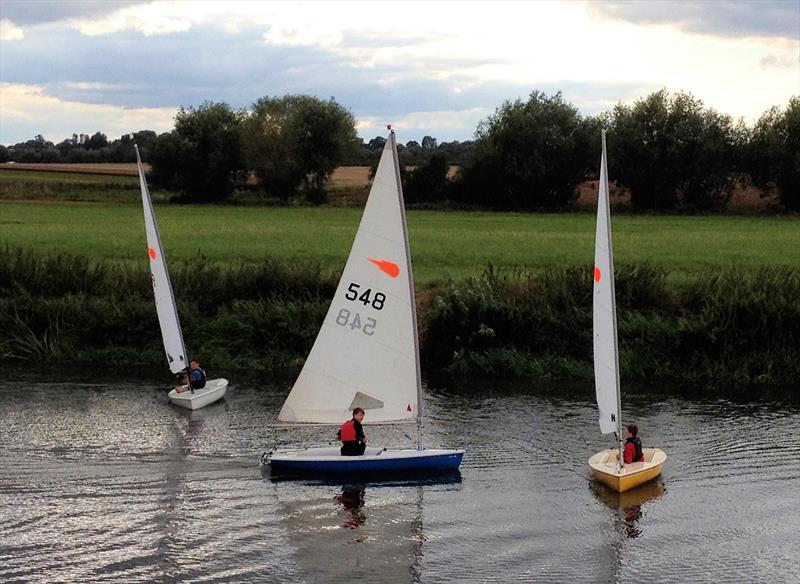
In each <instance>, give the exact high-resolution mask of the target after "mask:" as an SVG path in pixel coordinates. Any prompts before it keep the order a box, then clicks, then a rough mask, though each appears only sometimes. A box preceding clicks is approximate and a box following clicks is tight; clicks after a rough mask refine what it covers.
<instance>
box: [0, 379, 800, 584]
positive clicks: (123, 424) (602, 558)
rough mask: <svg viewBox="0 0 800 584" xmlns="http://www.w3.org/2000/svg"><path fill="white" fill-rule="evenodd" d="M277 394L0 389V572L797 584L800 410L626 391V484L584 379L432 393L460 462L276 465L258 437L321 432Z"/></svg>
mask: <svg viewBox="0 0 800 584" xmlns="http://www.w3.org/2000/svg"><path fill="white" fill-rule="evenodd" d="M288 390H289V386H288V384H286V385H280V386H276V387H266V388H265V387H256V386H255V385H248V384H243V383H237V382H235V381H233V382H232V384H231V386H230V389H229V393H228V396H227V397H226V399H225V401H224V402H222V403H219V404H216V405H213V406H210V407H208V408H205V409H203V410H199V411H197V412H188V411H185V410H179V409H176V408H174V407H172V406H171V405H169V404H168V402H167V398H166V395H165V392H164V391H163V390H162V389H160V388H158V387H157V384H156V383H143V382H139V383H127V384H115V385H112V384H108V383H97V384H92V383H75V382H69V383H55V382H52V381H44V380H41V379H39V380H37V379H25V380H20V381H7V382H3V383H0V445H2V466H1V467H0V581H2V582H90V581H103V582H152V581H157V582H162V581H163V582H186V581H196V582H246V581H253V582H276V583H277V582H309V583H312V582H339V581H348V582H349V581H359V582H364V583H371V582H387V583H392V582H429V583H438V582H527V581H535V582H635V583H637V584H640V583H646V582H770V583H775V582H798V581H800V579H799V576H798V574H800V560H799V559H798V558H800V406H798V405H797V404H793V403H786V402H760V403H757V404H755V405H754V404H748V405H743V404H737V403H731V402H729V401H724V400H719V401H708V400H703V401H701V400H697V401H688V400H684V399H679V398H642V397H636V396H635V395H634V396H631V395H630V394H628V396H627V399H626V404H625V406H626V407H625V411H624V417H625V419H627V420H635V421H636V422H638V424H639V427H640V429H641V432H642V434H643V439H644V442H645V446H648V445H652V446H658V447H661V448H663V449H664V450H665V451H666V452H667V453H668V455H669V460H668V462H667V465H666V467H665V470H664V473H663V476H662V478H661V479H660V480H659V481H658V482H655V483H651V484H650V485H647V486H645V487H642V488H640V489H637V490H635V491H633V492H630V493H627V494H624V495H622V496H620V495H618V494H615V493H612V492H610V491H608V490H606V489H605V488H604V487H602V486H601V485H598V484H597V483H595V482H594V481H593V480H592V479H591V478H590V474H589V472H588V467H587V465H586V460H587V459H588V458H589V456H590V455H591V454H592V453H594V452H595V451H597V450H600V449H602V448H605V447H607V446H608V445H609V442H608V439H607V438H606V437H603V436H601V435H600V434H599V431H598V426H597V420H596V411H595V407H594V403H593V401H592V398H593V396H592V395H591V393H587V394H586V397H581V398H578V399H564V398H560V397H557V396H558V393H557V392H555V393H554V392H552V391H549V392H543V391H541V389H540V388H537V387H536V386H534V385H531V386H530V387H527V388H521V389H520V388H516V389H509V388H506V389H505V390H502V391H497V390H495V391H489V390H488V388H487V390H486V391H483V392H460V393H455V395H454V394H453V392H448V394H444V393H442V392H438V391H433V390H430V391H428V394H427V395H428V397H427V402H426V403H427V406H428V408H427V417H428V422H429V423H428V425H427V428H426V430H427V434H426V438H425V442H426V444H428V445H430V446H451V447H458V446H463V447H465V448H466V451H467V452H466V455H465V457H464V462H463V465H462V467H461V471H460V473H457V474H455V475H449V476H444V477H439V478H436V479H426V480H421V481H416V482H414V481H384V482H367V483H360V484H359V483H358V482H357V481H356V480H353V481H352V482H350V483H349V484H345V483H343V482H341V481H340V482H323V481H312V480H304V481H297V480H276V478H275V477H271V476H270V474H269V471H265V472H262V470H261V469H260V468H259V465H258V460H259V456H260V455H261V453H262V452H263V451H264V449H265V448H268V447H270V446H272V445H273V444H274V443H276V442H277V443H287V444H288V443H294V444H298V443H306V444H312V443H315V444H320V443H324V442H326V441H327V440H328V439H329V435H330V434H331V433H332V432H331V431H330V430H328V431H320V430H313V431H308V430H303V431H302V432H301V431H296V430H295V431H286V430H280V431H277V432H276V431H273V430H270V429H269V428H268V426H269V424H270V422H271V421H272V420H273V419H274V417H275V415H276V414H277V412H278V409H279V408H280V405H281V403H282V400H283V399H284V397H285V396H286V394H287V392H288ZM631 393H633V392H631ZM554 395H555V397H554ZM366 429H367V434H368V438H370V441H371V443H373V444H375V445H377V444H379V443H380V444H386V445H408V444H409V441H408V439H407V438H406V437H405V436H404V433H403V430H401V429H396V428H393V429H392V428H370V427H367V428H366Z"/></svg>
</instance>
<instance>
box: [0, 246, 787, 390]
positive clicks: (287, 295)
mask: <svg viewBox="0 0 800 584" xmlns="http://www.w3.org/2000/svg"><path fill="white" fill-rule="evenodd" d="M0 251H2V254H0V359H2V361H4V362H6V363H11V362H17V363H29V364H31V365H32V366H37V367H38V366H41V365H51V366H52V365H91V366H94V367H95V368H97V369H101V370H105V369H107V370H109V371H112V370H118V369H119V368H120V367H123V366H128V367H131V366H141V367H148V368H149V367H154V368H158V367H161V368H163V369H164V371H165V378H166V377H168V373H167V369H166V366H165V362H164V359H165V357H164V352H163V348H162V344H161V337H160V329H159V326H158V321H157V319H156V311H155V306H154V301H153V291H152V286H151V280H150V275H149V272H148V271H147V266H146V265H141V266H138V265H137V266H133V265H131V263H130V262H114V261H112V260H102V259H89V258H86V257H84V256H79V255H70V254H55V253H50V252H35V251H32V250H31V249H30V248H22V247H14V246H6V247H5V248H2V249H0ZM170 270H171V275H172V283H173V289H174V292H175V296H176V298H177V301H178V310H179V314H180V320H181V325H182V328H183V334H184V338H185V341H186V345H187V349H188V351H189V354H190V356H192V357H197V358H199V359H200V360H201V362H202V363H203V365H204V366H205V367H207V368H210V369H212V370H213V369H216V370H220V369H247V370H250V371H256V372H264V373H265V374H271V375H285V376H286V377H287V378H289V379H290V378H291V376H293V375H295V374H296V373H297V372H299V370H300V367H301V366H302V363H303V360H304V359H305V357H306V355H307V354H308V351H309V350H310V349H311V346H312V344H313V342H314V339H315V338H316V334H317V331H318V330H319V327H320V325H321V323H322V320H323V319H324V317H325V314H326V311H327V308H328V305H329V303H330V300H331V297H332V296H333V294H334V292H335V289H336V283H337V281H338V277H339V273H338V271H334V270H331V269H323V268H321V267H320V266H319V265H315V264H314V263H300V262H290V261H286V260H272V261H266V262H262V263H259V264H251V263H242V264H236V263H228V264H220V263H211V262H208V261H206V260H204V259H203V258H202V257H197V258H194V259H192V260H190V261H180V260H179V261H177V262H171V264H170ZM668 276H669V273H668V271H667V270H665V269H663V268H661V267H654V266H652V265H647V264H622V265H618V266H616V295H617V303H618V308H617V310H618V321H619V324H618V338H619V346H620V367H621V376H622V380H623V382H626V381H627V382H638V383H644V384H650V383H652V384H654V385H656V386H657V385H658V384H661V383H669V384H673V385H679V386H685V387H691V388H696V389H698V390H703V391H712V392H713V391H728V390H730V389H743V388H749V387H770V386H772V387H790V386H795V387H796V386H797V385H798V383H799V382H800V268H793V267H781V266H772V267H765V268H761V269H752V270H745V271H741V270H734V269H726V268H716V269H709V270H708V271H706V272H704V273H702V274H700V275H697V276H694V277H692V278H690V279H688V280H687V279H686V278H680V279H675V278H669V277H668ZM417 304H418V309H419V310H418V312H419V318H420V330H421V353H422V361H423V373H424V374H426V375H427V376H432V377H438V376H441V375H445V376H447V377H450V378H453V379H459V378H466V377H469V378H476V377H480V378H497V377H500V378H512V377H516V378H531V379H535V378H542V377H545V378H549V379H563V380H565V381H569V380H572V381H574V380H587V382H588V381H590V380H591V379H592V375H593V373H592V368H593V364H592V280H591V266H590V265H582V266H572V267H565V268H550V269H547V270H544V271H540V272H536V273H527V272H518V273H510V272H506V273H499V272H497V271H496V270H494V269H492V268H491V267H489V268H487V269H486V271H485V273H484V274H483V275H481V276H480V277H475V278H467V279H463V280H458V281H450V282H446V283H438V284H433V285H431V286H428V287H424V288H421V289H418V290H417Z"/></svg>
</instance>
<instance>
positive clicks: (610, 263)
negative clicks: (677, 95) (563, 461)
mask: <svg viewBox="0 0 800 584" xmlns="http://www.w3.org/2000/svg"><path fill="white" fill-rule="evenodd" d="M602 141H603V156H602V168H601V169H600V171H601V174H602V176H601V179H600V180H602V181H604V182H605V185H606V196H605V197H604V201H603V205H604V209H603V211H604V213H605V215H606V230H607V241H608V271H609V273H608V278H609V281H610V282H609V283H610V285H611V322H612V327H611V331H612V334H613V339H614V342H613V346H614V376H615V383H616V390H617V448H618V450H619V466H620V467H623V466H625V461H624V459H623V456H622V454H623V435H622V394H621V391H620V383H619V342H618V341H617V293H616V290H615V286H614V249H613V246H612V243H611V203H610V201H609V198H610V197H609V196H608V195H609V193H608V160H607V156H606V131H605V130H603V131H602Z"/></svg>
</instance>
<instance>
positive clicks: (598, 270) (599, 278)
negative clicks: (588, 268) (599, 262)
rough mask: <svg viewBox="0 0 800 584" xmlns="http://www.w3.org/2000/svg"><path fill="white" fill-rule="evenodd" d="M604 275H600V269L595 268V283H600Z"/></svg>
mask: <svg viewBox="0 0 800 584" xmlns="http://www.w3.org/2000/svg"><path fill="white" fill-rule="evenodd" d="M602 277H603V275H602V274H601V273H600V268H598V267H597V266H595V267H594V281H595V282H599V281H600V280H601V279H602Z"/></svg>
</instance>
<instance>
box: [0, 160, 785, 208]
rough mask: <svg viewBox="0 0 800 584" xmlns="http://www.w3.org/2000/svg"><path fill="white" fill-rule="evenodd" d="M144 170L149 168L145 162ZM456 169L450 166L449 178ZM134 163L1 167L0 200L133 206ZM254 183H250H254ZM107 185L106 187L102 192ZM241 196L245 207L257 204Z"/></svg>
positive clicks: (348, 181)
mask: <svg viewBox="0 0 800 584" xmlns="http://www.w3.org/2000/svg"><path fill="white" fill-rule="evenodd" d="M145 169H146V170H148V171H149V165H147V164H145ZM457 169H458V167H456V166H451V167H450V171H449V176H450V177H453V176H454V175H455V173H456V171H457ZM369 171H370V168H369V167H368V166H340V167H339V168H337V169H336V170H335V171H334V172H333V174H332V175H331V178H330V180H329V181H328V184H327V189H328V200H329V204H330V205H331V206H334V207H347V206H360V205H363V203H364V201H365V200H366V198H367V195H368V194H369V186H370V178H369ZM136 177H137V170H136V165H135V164H25V163H16V164H8V163H6V164H0V199H4V200H25V201H28V200H41V199H51V200H62V201H64V200H65V201H120V200H126V201H130V202H133V201H134V200H135V199H138V197H139V184H138V180H137V178H136ZM253 180H254V179H253ZM107 187H108V188H107ZM151 194H153V196H154V198H156V199H168V198H170V197H171V196H172V193H168V192H166V191H163V192H160V191H153V189H152V188H151ZM258 198H259V196H258V195H256V197H255V198H254V197H253V196H252V195H245V196H244V198H243V199H242V200H243V201H244V202H245V203H252V202H253V201H254V200H258ZM629 200H630V199H629V195H628V193H627V192H626V191H624V190H623V189H618V188H616V187H615V186H614V184H613V183H612V185H611V202H612V204H617V205H618V204H626V203H628V202H629ZM775 203H776V200H775V197H774V195H773V196H767V197H765V196H763V193H762V192H761V191H760V190H759V189H756V188H754V187H751V186H747V185H738V186H737V187H736V188H735V190H734V192H733V195H732V197H731V201H730V206H731V208H737V209H757V208H763V207H768V206H770V205H772V204H775ZM577 204H578V206H579V207H594V205H596V204H597V181H586V182H584V183H581V184H580V185H579V186H578V201H577Z"/></svg>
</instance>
